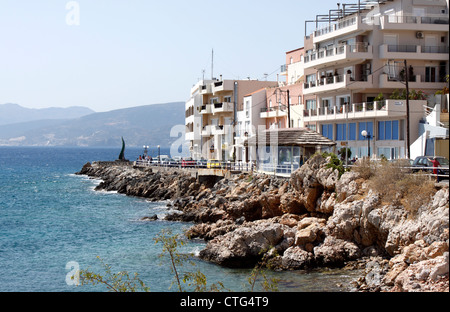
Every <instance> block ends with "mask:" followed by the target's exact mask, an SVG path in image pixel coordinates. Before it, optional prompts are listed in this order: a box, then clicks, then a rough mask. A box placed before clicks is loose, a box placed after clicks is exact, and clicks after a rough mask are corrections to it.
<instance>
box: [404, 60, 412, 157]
mask: <svg viewBox="0 0 450 312" xmlns="http://www.w3.org/2000/svg"><path fill="white" fill-rule="evenodd" d="M405 80H406V81H405V84H406V157H407V158H408V159H410V157H411V144H410V138H409V77H408V64H407V62H406V60H405Z"/></svg>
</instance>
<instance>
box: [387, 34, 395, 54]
mask: <svg viewBox="0 0 450 312" xmlns="http://www.w3.org/2000/svg"><path fill="white" fill-rule="evenodd" d="M384 44H385V45H387V49H388V52H398V51H397V47H398V36H397V34H386V35H384Z"/></svg>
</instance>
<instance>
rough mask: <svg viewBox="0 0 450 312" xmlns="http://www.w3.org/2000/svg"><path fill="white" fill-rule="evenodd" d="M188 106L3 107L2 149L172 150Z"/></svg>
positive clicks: (0, 125)
mask: <svg viewBox="0 0 450 312" xmlns="http://www.w3.org/2000/svg"><path fill="white" fill-rule="evenodd" d="M184 118H185V103H184V102H173V103H165V104H152V105H144V106H136V107H131V108H124V109H118V110H112V111H109V112H101V113H96V112H93V111H92V110H90V109H89V108H86V107H69V108H47V109H29V108H24V107H22V106H20V105H17V104H3V105H0V146H1V145H4V146H5V145H6V146H121V144H122V143H121V142H122V141H121V138H122V137H123V138H124V140H125V142H126V145H127V146H142V145H151V146H157V145H161V146H162V147H169V146H170V145H171V144H172V143H173V142H174V141H175V140H177V139H179V138H178V137H170V130H171V129H172V127H173V126H175V125H184Z"/></svg>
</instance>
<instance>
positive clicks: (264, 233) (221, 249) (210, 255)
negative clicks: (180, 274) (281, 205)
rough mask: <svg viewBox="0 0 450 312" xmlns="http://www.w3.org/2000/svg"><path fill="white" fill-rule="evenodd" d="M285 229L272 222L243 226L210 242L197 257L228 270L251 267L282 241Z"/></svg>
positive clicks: (259, 222) (264, 221)
mask: <svg viewBox="0 0 450 312" xmlns="http://www.w3.org/2000/svg"><path fill="white" fill-rule="evenodd" d="M288 229H289V228H288V227H287V226H285V225H281V224H279V223H273V222H272V221H271V220H259V221H254V222H250V223H248V222H247V223H244V224H243V225H242V226H241V227H239V228H237V229H236V230H234V231H232V232H229V233H226V234H225V235H221V236H218V237H216V238H214V239H213V240H211V241H209V242H208V243H207V245H206V247H205V249H203V250H202V251H201V252H200V258H202V259H204V260H208V261H212V262H215V263H217V264H220V265H223V266H227V267H248V266H253V265H254V264H255V263H256V262H257V261H258V260H260V259H261V257H262V254H261V253H262V252H266V251H268V250H269V249H270V248H272V247H276V246H277V245H278V244H280V243H281V242H282V241H283V239H284V233H285V231H288Z"/></svg>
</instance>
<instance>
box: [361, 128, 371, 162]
mask: <svg viewBox="0 0 450 312" xmlns="http://www.w3.org/2000/svg"><path fill="white" fill-rule="evenodd" d="M361 135H362V136H363V137H365V138H366V139H367V148H368V151H367V156H368V157H369V159H370V139H371V138H372V136H371V135H370V132H367V131H366V130H363V131H361Z"/></svg>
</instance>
